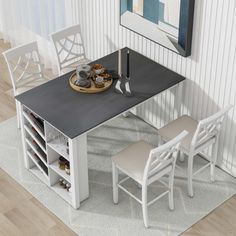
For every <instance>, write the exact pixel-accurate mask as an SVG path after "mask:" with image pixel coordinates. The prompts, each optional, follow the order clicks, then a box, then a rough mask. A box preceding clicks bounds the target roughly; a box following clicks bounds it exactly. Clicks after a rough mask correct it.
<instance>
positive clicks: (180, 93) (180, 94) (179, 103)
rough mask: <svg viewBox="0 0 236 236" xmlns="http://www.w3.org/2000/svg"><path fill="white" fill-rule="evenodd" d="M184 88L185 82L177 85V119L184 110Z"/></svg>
mask: <svg viewBox="0 0 236 236" xmlns="http://www.w3.org/2000/svg"><path fill="white" fill-rule="evenodd" d="M183 86H184V82H180V83H178V85H177V93H176V97H175V110H176V116H177V117H180V116H181V115H182V109H181V108H182V102H183ZM177 117H175V118H177Z"/></svg>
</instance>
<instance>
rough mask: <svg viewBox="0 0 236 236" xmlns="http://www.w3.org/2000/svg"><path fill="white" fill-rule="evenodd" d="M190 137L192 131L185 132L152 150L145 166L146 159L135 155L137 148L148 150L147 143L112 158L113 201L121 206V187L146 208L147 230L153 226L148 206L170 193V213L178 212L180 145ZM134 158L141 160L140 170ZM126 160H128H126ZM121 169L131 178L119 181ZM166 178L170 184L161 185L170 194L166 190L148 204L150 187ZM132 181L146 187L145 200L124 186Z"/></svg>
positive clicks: (143, 189) (144, 188)
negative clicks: (175, 190)
mask: <svg viewBox="0 0 236 236" xmlns="http://www.w3.org/2000/svg"><path fill="white" fill-rule="evenodd" d="M187 135H188V132H187V131H183V132H181V134H179V135H178V136H176V137H175V138H173V139H172V140H170V141H168V142H167V143H165V144H163V145H161V146H159V147H157V148H154V149H150V152H149V156H148V158H147V161H146V163H143V157H142V156H139V157H138V158H136V156H137V155H138V154H136V155H135V153H137V152H138V150H137V148H139V147H138V146H137V145H143V146H142V148H143V147H145V146H144V144H145V143H144V144H143V142H138V143H137V144H135V145H136V146H135V145H134V144H133V145H131V146H130V147H128V148H126V149H125V150H124V151H122V156H121V154H119V153H118V154H117V156H114V157H113V158H112V179H113V181H112V182H113V202H114V203H115V204H117V203H118V188H120V189H121V190H123V191H124V192H125V193H127V194H128V195H129V196H131V197H132V198H133V199H135V200H136V201H137V202H139V203H140V204H141V205H142V211H143V221H144V225H145V227H149V222H148V206H150V205H151V204H153V203H154V202H156V201H157V200H159V199H160V198H162V197H163V196H165V195H166V194H168V198H169V208H170V210H173V209H174V200H173V183H174V172H175V165H176V159H177V155H178V151H179V147H180V143H181V142H182V140H183V139H184V138H185V137H186V136H187ZM145 145H146V144H145ZM147 150H148V149H147ZM131 153H132V154H131ZM131 158H136V159H135V161H140V163H139V164H138V165H137V166H136V169H135V166H133V164H134V162H131V161H133V160H132V159H131ZM124 159H125V160H126V161H124ZM129 162H130V163H132V168H131V169H129V167H128V165H130V164H129ZM142 165H144V166H142ZM141 166H142V168H141ZM141 169H143V173H140V170H141ZM118 170H119V171H121V172H123V173H125V174H126V175H128V177H126V178H124V179H123V180H121V181H120V182H118ZM139 175H141V176H142V179H140V178H139V177H137V176H139ZM166 175H167V176H169V184H168V186H167V185H166V183H163V181H160V183H162V184H163V185H164V186H165V187H166V186H167V188H168V189H167V191H165V192H164V193H162V194H160V195H159V196H157V197H156V198H154V199H153V200H151V201H150V202H148V201H147V187H148V185H150V184H152V183H153V182H155V181H157V180H159V179H160V178H161V177H163V176H166ZM129 178H132V179H133V180H134V181H136V182H137V183H138V184H140V185H141V188H142V197H141V200H140V199H139V198H137V197H136V196H134V195H133V194H132V193H130V192H129V191H128V189H127V188H125V187H124V186H122V185H121V184H122V183H124V182H125V181H127V180H128V179H129Z"/></svg>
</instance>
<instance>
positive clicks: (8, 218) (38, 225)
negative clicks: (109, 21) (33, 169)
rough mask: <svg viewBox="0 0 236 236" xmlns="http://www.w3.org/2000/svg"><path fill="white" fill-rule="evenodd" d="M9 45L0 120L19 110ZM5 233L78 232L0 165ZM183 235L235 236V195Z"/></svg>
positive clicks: (0, 86) (1, 75)
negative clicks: (12, 87) (11, 72)
mask: <svg viewBox="0 0 236 236" xmlns="http://www.w3.org/2000/svg"><path fill="white" fill-rule="evenodd" d="M7 48H9V45H8V44H4V43H3V42H2V41H1V40H0V122H1V121H4V120H7V119H8V118H10V117H12V116H15V114H16V113H15V102H14V99H13V97H12V95H11V94H12V92H11V82H10V79H9V74H8V72H7V67H6V64H5V62H4V59H3V57H2V55H1V53H2V52H3V51H4V50H6V49H7ZM3 235H4V236H16V235H17V236H18V235H19V236H21V235H22V236H23V235H24V236H31V235H37V236H39V235H40V236H41V235H42V236H47V235H55V236H60V235H63V236H73V235H76V234H75V233H73V232H72V231H71V230H70V229H69V228H68V227H67V226H66V225H64V224H63V222H61V221H60V220H59V219H58V218H57V217H56V216H55V215H53V214H52V213H51V212H50V211H49V210H48V209H47V208H45V207H44V206H43V205H42V204H41V203H40V202H39V201H38V200H36V199H35V198H34V197H33V196H32V195H31V194H30V193H28V192H27V191H26V190H25V189H24V188H23V187H21V186H20V185H19V184H18V183H17V182H15V181H14V180H13V179H12V178H11V177H10V176H9V175H7V174H6V173H5V172H4V171H3V170H2V169H1V168H0V236H3ZM182 235H183V236H222V235H224V236H236V195H235V196H234V197H232V198H231V199H229V200H228V201H226V202H225V203H224V204H222V205H221V206H220V207H218V208H217V209H215V210H214V211H213V212H212V213H210V214H209V215H208V216H206V217H205V218H204V219H202V220H201V221H199V222H198V223H197V224H195V225H194V226H193V227H191V228H190V229H189V230H187V231H186V232H184V233H183V234H182ZM98 236H100V235H98ZM101 236H102V235H101Z"/></svg>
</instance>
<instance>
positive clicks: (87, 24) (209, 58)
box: [68, 0, 236, 176]
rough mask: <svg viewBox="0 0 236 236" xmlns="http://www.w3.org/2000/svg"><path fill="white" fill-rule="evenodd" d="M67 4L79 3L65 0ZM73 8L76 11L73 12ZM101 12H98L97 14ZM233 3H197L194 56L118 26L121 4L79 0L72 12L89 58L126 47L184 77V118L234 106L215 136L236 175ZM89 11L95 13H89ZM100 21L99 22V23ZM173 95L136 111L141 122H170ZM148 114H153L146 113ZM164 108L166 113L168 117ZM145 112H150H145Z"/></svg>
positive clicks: (223, 161) (223, 163)
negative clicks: (177, 51) (188, 55)
mask: <svg viewBox="0 0 236 236" xmlns="http://www.w3.org/2000/svg"><path fill="white" fill-rule="evenodd" d="M68 2H74V3H76V2H78V0H69V1H68ZM76 6H77V8H76ZM97 9H99V14H96V13H97ZM235 9H236V1H235V0H228V1H224V0H207V1H203V0H197V1H195V16H194V27H193V43H192V56H190V57H189V58H182V57H181V56H179V55H177V54H175V53H173V52H171V51H169V50H168V49H164V48H163V47H162V46H160V45H158V44H155V43H153V42H151V41H150V40H148V39H145V38H143V37H142V36H140V35H138V34H136V33H134V32H131V31H129V30H127V29H125V28H123V27H121V26H120V25H119V0H114V1H110V0H99V1H98V0H90V1H79V4H77V5H74V6H73V9H71V12H72V15H74V16H76V17H74V22H73V24H78V23H80V25H81V29H82V32H83V36H84V38H85V39H86V40H85V48H86V50H87V52H88V56H89V58H91V59H92V60H94V59H97V58H99V57H102V56H104V55H107V54H108V53H111V52H112V51H114V50H117V49H118V48H121V47H124V46H129V47H130V48H132V49H134V50H136V51H138V52H140V53H142V54H144V55H146V56H148V57H150V58H151V59H153V60H155V61H157V62H159V63H160V64H162V65H164V66H166V67H168V68H170V69H171V70H173V71H176V72H178V73H180V74H181V75H183V76H185V77H186V78H187V81H186V87H185V88H184V89H183V92H184V100H183V102H182V114H188V115H191V116H192V117H193V118H194V119H196V120H201V119H202V118H204V117H208V116H209V115H210V114H213V113H214V112H216V111H217V110H220V109H221V108H222V107H225V106H226V105H227V104H232V105H234V109H233V112H232V113H230V114H229V115H228V116H227V118H226V125H225V127H224V129H223V132H222V134H221V135H220V137H219V152H218V165H219V166H220V167H221V168H223V169H224V170H226V171H227V172H228V173H230V174H232V175H234V176H236V148H235V145H234V144H235V142H236V125H235V124H236V109H235V108H236V95H235V94H236V81H235V74H236V66H235V64H236V27H235V25H236V14H235V12H236V11H235ZM91 13H93V14H91ZM98 22H99V23H98ZM170 95H173V96H174V97H175V96H176V93H175V91H173V92H171V93H170V92H165V93H164V94H163V95H161V96H158V98H155V99H153V101H151V102H150V103H147V104H144V105H143V106H142V107H140V108H139V109H137V111H138V112H137V114H139V116H141V117H142V118H143V119H144V120H145V121H147V122H150V123H151V124H152V125H154V126H155V127H157V128H159V127H161V126H163V125H164V124H167V123H168V122H169V121H170V120H173V119H174V118H175V117H174V114H173V113H172V112H170V111H174V110H175V107H174V103H173V99H171V97H172V96H170ZM150 110H151V111H152V112H150ZM166 110H168V112H170V113H168V114H166ZM147 111H149V112H147Z"/></svg>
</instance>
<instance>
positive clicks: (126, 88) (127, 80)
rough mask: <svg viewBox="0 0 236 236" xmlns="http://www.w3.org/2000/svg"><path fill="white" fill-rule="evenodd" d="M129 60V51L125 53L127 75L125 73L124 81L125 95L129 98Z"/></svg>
mask: <svg viewBox="0 0 236 236" xmlns="http://www.w3.org/2000/svg"><path fill="white" fill-rule="evenodd" d="M129 60H130V58H129V50H128V51H127V70H126V71H127V73H126V79H125V95H126V96H131V94H132V93H131V90H130V61H129Z"/></svg>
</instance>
